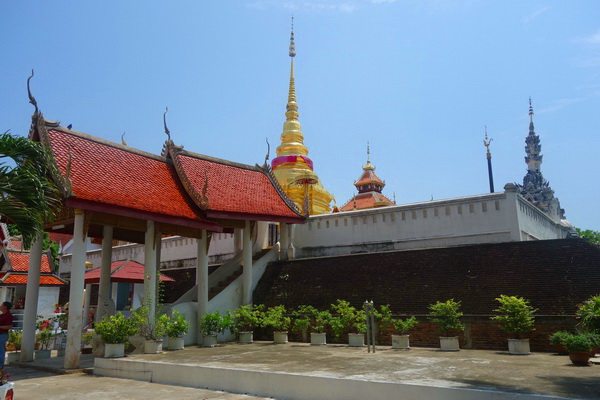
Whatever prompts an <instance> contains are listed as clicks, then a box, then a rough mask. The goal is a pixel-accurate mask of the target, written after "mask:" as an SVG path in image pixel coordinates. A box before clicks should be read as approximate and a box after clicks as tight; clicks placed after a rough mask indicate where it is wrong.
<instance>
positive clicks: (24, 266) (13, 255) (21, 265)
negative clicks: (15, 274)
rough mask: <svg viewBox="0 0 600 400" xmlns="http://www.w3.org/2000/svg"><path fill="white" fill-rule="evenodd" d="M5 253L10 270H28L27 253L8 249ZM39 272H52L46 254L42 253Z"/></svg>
mask: <svg viewBox="0 0 600 400" xmlns="http://www.w3.org/2000/svg"><path fill="white" fill-rule="evenodd" d="M6 254H7V255H8V259H9V261H10V265H11V270H12V271H21V272H27V271H29V253H18V252H14V251H8V252H6ZM41 272H42V273H44V272H46V273H52V270H51V269H50V261H49V260H48V255H47V254H44V255H43V256H42V265H41Z"/></svg>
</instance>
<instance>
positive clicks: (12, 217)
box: [0, 131, 61, 248]
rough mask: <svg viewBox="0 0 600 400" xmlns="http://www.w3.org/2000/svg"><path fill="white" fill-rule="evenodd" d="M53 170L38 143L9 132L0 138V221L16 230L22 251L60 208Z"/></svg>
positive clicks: (59, 197) (51, 164)
mask: <svg viewBox="0 0 600 400" xmlns="http://www.w3.org/2000/svg"><path fill="white" fill-rule="evenodd" d="M55 170H56V167H55V165H54V163H53V162H52V159H51V155H50V154H49V153H48V152H47V151H46V150H45V149H44V147H42V145H41V144H40V143H36V142H32V141H31V140H29V139H28V138H25V137H21V136H13V135H11V134H10V133H9V131H6V132H4V133H3V134H2V135H0V219H1V220H2V221H3V222H9V223H13V224H15V225H16V226H17V228H18V229H19V231H20V232H21V234H22V235H23V245H24V247H25V248H28V247H29V246H30V245H31V242H32V240H34V239H35V237H36V236H37V234H39V233H41V232H42V231H43V228H44V223H46V222H48V221H51V219H52V217H54V215H55V213H56V211H57V210H58V208H59V206H60V202H61V195H60V192H59V190H58V188H57V187H56V185H55V184H54V183H53V182H52V180H51V178H50V177H51V176H52V174H53V172H55Z"/></svg>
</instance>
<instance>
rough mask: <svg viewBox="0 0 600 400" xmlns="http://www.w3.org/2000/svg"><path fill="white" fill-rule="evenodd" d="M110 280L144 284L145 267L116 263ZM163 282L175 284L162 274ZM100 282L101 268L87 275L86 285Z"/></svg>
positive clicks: (112, 265)
mask: <svg viewBox="0 0 600 400" xmlns="http://www.w3.org/2000/svg"><path fill="white" fill-rule="evenodd" d="M110 271H111V273H110V280H111V281H114V282H131V283H142V282H144V266H143V265H142V264H140V263H138V262H135V261H131V260H120V261H114V262H113V263H112V264H111V265H110ZM160 280H161V282H173V279H171V278H169V277H168V276H166V275H163V274H160ZM98 282H100V268H94V269H92V270H90V271H88V272H86V273H85V283H86V284H88V283H98Z"/></svg>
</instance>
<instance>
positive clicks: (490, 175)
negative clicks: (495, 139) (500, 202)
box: [487, 153, 494, 193]
mask: <svg viewBox="0 0 600 400" xmlns="http://www.w3.org/2000/svg"><path fill="white" fill-rule="evenodd" d="M487 162H488V175H489V178H490V193H494V175H493V174H492V153H487Z"/></svg>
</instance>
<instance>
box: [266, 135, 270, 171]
mask: <svg viewBox="0 0 600 400" xmlns="http://www.w3.org/2000/svg"><path fill="white" fill-rule="evenodd" d="M265 141H266V142H267V155H266V156H265V166H267V165H268V163H267V161H269V156H270V155H271V145H270V144H269V138H265Z"/></svg>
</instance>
